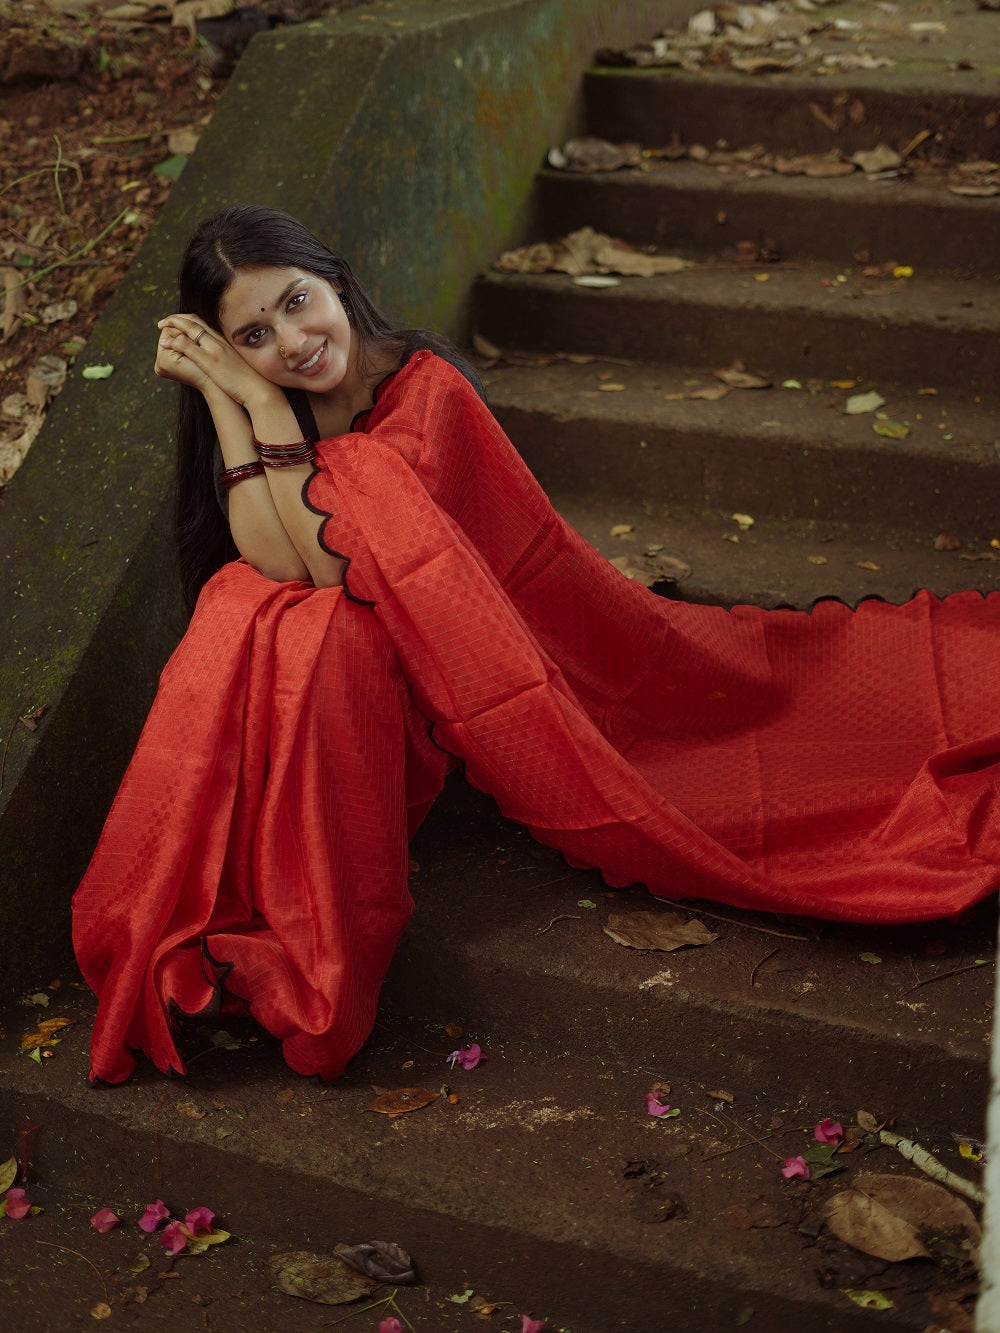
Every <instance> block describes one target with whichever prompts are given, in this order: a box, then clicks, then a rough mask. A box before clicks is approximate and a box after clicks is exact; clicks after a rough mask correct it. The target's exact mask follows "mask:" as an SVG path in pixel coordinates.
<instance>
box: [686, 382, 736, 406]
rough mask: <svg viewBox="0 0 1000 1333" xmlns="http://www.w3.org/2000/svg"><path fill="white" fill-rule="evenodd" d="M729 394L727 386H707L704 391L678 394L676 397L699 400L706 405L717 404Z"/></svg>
mask: <svg viewBox="0 0 1000 1333" xmlns="http://www.w3.org/2000/svg"><path fill="white" fill-rule="evenodd" d="M731 392H732V390H731V388H730V387H729V385H728V384H707V385H706V386H705V388H704V389H695V390H694V391H693V392H692V393H689V394H683V393H679V394H678V395H677V397H678V398H684V397H687V398H699V399H704V400H705V402H707V403H717V402H718V401H719V399H720V398H725V396H726V394H727V393H731Z"/></svg>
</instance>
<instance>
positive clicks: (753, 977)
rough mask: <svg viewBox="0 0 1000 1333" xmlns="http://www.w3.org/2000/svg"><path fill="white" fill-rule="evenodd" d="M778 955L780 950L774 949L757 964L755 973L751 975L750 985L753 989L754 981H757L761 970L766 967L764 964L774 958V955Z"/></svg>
mask: <svg viewBox="0 0 1000 1333" xmlns="http://www.w3.org/2000/svg"><path fill="white" fill-rule="evenodd" d="M776 953H778V950H777V949H772V950H771V952H770V953H766V954H765V955H764V957H763V958H762V959H761V960H760V962H759V963H757V964H756V965H755V967H754V969H753V971H752V972H751V973H750V985H751V987H752V986H753V984H754V981H755V980H756V977H757V973H758V972H759V971H760V969H761V968H762V967H763V966H764V964H765V963H766V962H767V960H768V959H769V958H773V957H774V955H775V954H776Z"/></svg>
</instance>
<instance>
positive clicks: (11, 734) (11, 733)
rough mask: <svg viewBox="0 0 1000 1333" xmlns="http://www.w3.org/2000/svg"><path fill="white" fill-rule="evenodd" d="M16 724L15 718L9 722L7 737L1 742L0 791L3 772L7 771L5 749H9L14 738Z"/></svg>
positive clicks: (1, 789)
mask: <svg viewBox="0 0 1000 1333" xmlns="http://www.w3.org/2000/svg"><path fill="white" fill-rule="evenodd" d="M16 726H17V718H16V717H15V719H14V721H13V722H12V723H11V724H10V731H8V732H7V739H6V740H5V741H4V743H3V754H2V755H0V791H3V782H4V774H5V773H6V771H7V751H8V750H9V749H10V743H11V741H12V740H13V739H14V728H15V727H16Z"/></svg>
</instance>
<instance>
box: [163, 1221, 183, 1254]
mask: <svg viewBox="0 0 1000 1333" xmlns="http://www.w3.org/2000/svg"><path fill="white" fill-rule="evenodd" d="M187 1243H188V1236H187V1232H186V1231H185V1230H184V1226H183V1223H181V1222H168V1223H167V1225H166V1226H165V1227H164V1228H163V1230H162V1231H161V1232H160V1244H161V1245H162V1246H163V1248H164V1249H165V1250H169V1251H170V1253H171V1254H180V1252H181V1250H186V1249H187Z"/></svg>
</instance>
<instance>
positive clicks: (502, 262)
mask: <svg viewBox="0 0 1000 1333" xmlns="http://www.w3.org/2000/svg"><path fill="white" fill-rule="evenodd" d="M493 267H494V268H495V269H497V271H498V272H500V273H568V274H569V275H570V276H571V277H581V276H583V275H586V274H599V275H607V274H611V273H621V274H625V275H627V276H630V277H642V278H649V277H653V276H654V275H655V274H659V273H679V272H680V271H681V269H685V268H690V267H691V263H690V261H689V260H686V259H678V258H677V257H676V256H674V255H652V254H648V253H646V252H645V251H643V250H636V249H634V248H633V247H632V246H630V245H628V244H626V242H625V241H619V240H615V239H614V237H611V236H605V235H604V234H603V233H602V232H599V231H595V230H594V229H593V227H581V228H580V230H579V231H574V232H571V233H570V234H569V235H568V236H564V237H562V238H561V239H560V240H558V241H552V242H549V241H539V242H536V243H535V244H534V245H525V246H521V247H520V249H517V250H507V251H505V252H504V253H503V254H502V255H500V257H499V258H498V259H496V260H494V263H493Z"/></svg>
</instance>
